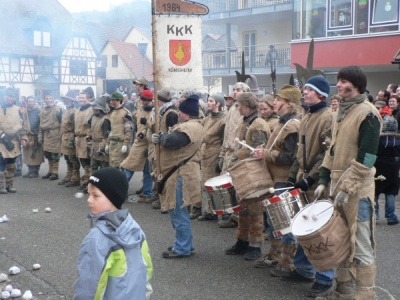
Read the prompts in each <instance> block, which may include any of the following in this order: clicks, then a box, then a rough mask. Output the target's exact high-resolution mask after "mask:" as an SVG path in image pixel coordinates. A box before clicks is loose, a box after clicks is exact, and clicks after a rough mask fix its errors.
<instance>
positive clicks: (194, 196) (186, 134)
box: [152, 95, 204, 258]
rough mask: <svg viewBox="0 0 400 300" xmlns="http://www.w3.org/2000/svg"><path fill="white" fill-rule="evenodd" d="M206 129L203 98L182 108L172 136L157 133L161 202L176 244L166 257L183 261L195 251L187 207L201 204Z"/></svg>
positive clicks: (195, 98)
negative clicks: (201, 110) (202, 116)
mask: <svg viewBox="0 0 400 300" xmlns="http://www.w3.org/2000/svg"><path fill="white" fill-rule="evenodd" d="M203 135H204V128H203V126H202V125H201V121H200V119H199V97H198V96H197V95H192V96H189V97H188V98H187V99H186V100H185V101H183V102H182V103H181V104H180V105H179V124H178V125H176V126H174V127H173V128H172V129H171V130H170V131H169V132H168V133H164V132H161V133H160V134H158V133H154V134H153V135H152V141H153V143H154V144H158V143H159V144H161V147H160V167H161V174H160V176H161V177H162V180H161V182H159V185H160V186H159V192H161V195H160V196H161V203H162V205H163V206H165V208H166V209H168V213H169V216H170V218H171V222H172V227H173V228H174V229H175V242H174V244H173V245H172V246H171V247H169V248H168V250H167V251H165V252H163V254H162V257H163V258H183V257H189V256H191V255H192V251H193V250H194V245H193V236H192V229H191V224H190V218H189V212H188V209H187V206H189V205H192V204H194V203H196V202H199V201H201V185H200V179H201V175H200V160H201V154H200V146H201V143H202V142H203Z"/></svg>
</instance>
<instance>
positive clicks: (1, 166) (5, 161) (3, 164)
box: [0, 154, 16, 172]
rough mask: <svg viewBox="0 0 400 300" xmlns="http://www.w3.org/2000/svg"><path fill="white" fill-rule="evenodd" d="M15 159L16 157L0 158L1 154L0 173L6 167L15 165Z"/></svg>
mask: <svg viewBox="0 0 400 300" xmlns="http://www.w3.org/2000/svg"><path fill="white" fill-rule="evenodd" d="M15 159H16V157H14V158H3V157H2V156H1V154H0V172H4V171H5V169H6V165H9V164H13V163H15Z"/></svg>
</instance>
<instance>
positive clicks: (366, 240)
mask: <svg viewBox="0 0 400 300" xmlns="http://www.w3.org/2000/svg"><path fill="white" fill-rule="evenodd" d="M372 213H373V207H372V206H371V202H370V201H369V198H363V199H360V203H359V206H358V213H357V231H356V243H355V254H354V258H355V261H356V265H361V266H367V265H370V264H373V263H375V252H374V249H373V248H372V243H371V230H372V229H371V222H372Z"/></svg>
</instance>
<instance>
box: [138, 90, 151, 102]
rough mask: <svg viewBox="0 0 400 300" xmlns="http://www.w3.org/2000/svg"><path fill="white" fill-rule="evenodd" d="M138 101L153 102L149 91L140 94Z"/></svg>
mask: <svg viewBox="0 0 400 300" xmlns="http://www.w3.org/2000/svg"><path fill="white" fill-rule="evenodd" d="M140 99H141V100H150V101H152V100H153V93H152V92H151V91H150V90H144V91H143V92H141V93H140Z"/></svg>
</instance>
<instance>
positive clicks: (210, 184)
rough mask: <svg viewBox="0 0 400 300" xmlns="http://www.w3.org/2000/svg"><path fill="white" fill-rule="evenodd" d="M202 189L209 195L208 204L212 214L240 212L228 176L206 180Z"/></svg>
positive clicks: (230, 179)
mask: <svg viewBox="0 0 400 300" xmlns="http://www.w3.org/2000/svg"><path fill="white" fill-rule="evenodd" d="M204 187H205V189H206V190H207V191H208V192H209V193H210V196H211V199H210V202H211V203H210V204H211V209H212V211H213V213H214V214H217V215H222V214H224V213H228V214H231V213H234V212H237V211H240V210H241V207H240V205H239V204H238V202H237V200H236V193H235V189H234V188H233V184H232V178H231V177H230V176H229V174H224V175H220V176H217V177H213V178H210V179H208V180H207V181H206V182H205V183H204Z"/></svg>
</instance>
